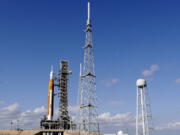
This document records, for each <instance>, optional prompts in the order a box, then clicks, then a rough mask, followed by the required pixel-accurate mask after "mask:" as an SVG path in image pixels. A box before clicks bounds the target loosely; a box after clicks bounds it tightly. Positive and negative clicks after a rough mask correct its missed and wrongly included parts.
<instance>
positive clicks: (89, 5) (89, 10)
mask: <svg viewBox="0 0 180 135" xmlns="http://www.w3.org/2000/svg"><path fill="white" fill-rule="evenodd" d="M87 25H91V4H90V2H88V19H87Z"/></svg>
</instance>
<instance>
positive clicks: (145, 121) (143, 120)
mask: <svg viewBox="0 0 180 135" xmlns="http://www.w3.org/2000/svg"><path fill="white" fill-rule="evenodd" d="M136 86H137V108H136V111H137V112H136V135H151V129H152V115H151V109H150V104H149V95H148V91H147V90H148V89H147V83H146V80H144V79H138V80H137V82H136Z"/></svg>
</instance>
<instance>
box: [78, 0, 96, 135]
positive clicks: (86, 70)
mask: <svg viewBox="0 0 180 135" xmlns="http://www.w3.org/2000/svg"><path fill="white" fill-rule="evenodd" d="M90 13H91V12H90V2H88V19H87V25H86V42H85V46H84V47H83V48H84V63H83V65H82V66H83V67H82V68H80V123H79V128H80V131H85V132H81V133H88V135H90V134H92V133H93V132H96V133H98V132H99V124H98V120H97V118H98V113H97V103H96V102H97V97H96V81H95V79H96V76H95V71H94V55H93V43H92V24H91V18H90V17H91V16H90Z"/></svg>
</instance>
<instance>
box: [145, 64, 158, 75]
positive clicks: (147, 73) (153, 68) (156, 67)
mask: <svg viewBox="0 0 180 135" xmlns="http://www.w3.org/2000/svg"><path fill="white" fill-rule="evenodd" d="M157 70H159V66H158V65H152V66H151V67H150V69H146V70H144V71H143V72H142V74H143V76H144V77H149V76H151V75H153V74H154V73H155V72H156V71H157Z"/></svg>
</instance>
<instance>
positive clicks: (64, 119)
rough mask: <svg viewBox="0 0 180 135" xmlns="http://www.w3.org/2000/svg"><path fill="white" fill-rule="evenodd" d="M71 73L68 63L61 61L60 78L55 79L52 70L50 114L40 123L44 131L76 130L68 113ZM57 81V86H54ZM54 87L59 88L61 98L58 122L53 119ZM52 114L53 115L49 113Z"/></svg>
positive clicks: (49, 91)
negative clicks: (69, 77)
mask: <svg viewBox="0 0 180 135" xmlns="http://www.w3.org/2000/svg"><path fill="white" fill-rule="evenodd" d="M70 74H71V72H70V71H69V70H68V62H67V61H64V60H63V61H61V64H60V70H59V74H58V77H57V78H56V77H54V73H53V71H52V70H51V73H50V82H49V90H48V114H47V116H45V117H44V118H43V119H42V120H41V123H40V126H41V128H44V129H70V128H71V129H74V128H75V124H74V123H73V122H72V121H70V116H69V113H68V76H69V75H70ZM54 81H57V84H54ZM54 86H57V87H58V97H59V112H58V118H57V120H54V119H53V111H54V96H55V95H56V94H54ZM50 101H51V102H50ZM49 110H50V111H49ZM49 112H51V113H49Z"/></svg>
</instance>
